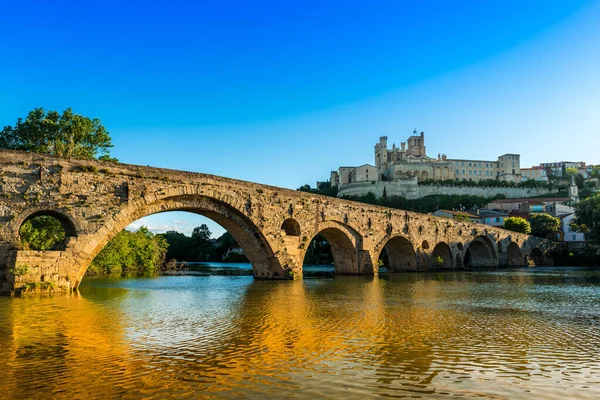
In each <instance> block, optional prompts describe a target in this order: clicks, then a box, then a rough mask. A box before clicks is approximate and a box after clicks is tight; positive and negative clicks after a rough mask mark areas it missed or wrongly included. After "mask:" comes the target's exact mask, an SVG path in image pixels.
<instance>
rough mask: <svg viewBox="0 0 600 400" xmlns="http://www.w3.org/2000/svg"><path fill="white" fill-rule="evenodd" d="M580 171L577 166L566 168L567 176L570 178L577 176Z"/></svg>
mask: <svg viewBox="0 0 600 400" xmlns="http://www.w3.org/2000/svg"><path fill="white" fill-rule="evenodd" d="M578 173H579V170H578V169H577V168H567V169H565V177H567V178H568V179H571V177H572V176H575V175H577V174H578Z"/></svg>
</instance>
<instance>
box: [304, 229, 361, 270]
mask: <svg viewBox="0 0 600 400" xmlns="http://www.w3.org/2000/svg"><path fill="white" fill-rule="evenodd" d="M303 272H304V275H305V276H310V275H311V274H321V273H328V272H329V273H333V272H335V274H336V275H338V274H339V275H352V274H358V273H359V270H358V261H357V252H356V248H355V245H354V243H353V242H352V239H351V237H350V236H349V234H348V233H347V232H345V231H344V230H342V229H341V228H337V227H327V228H324V229H322V230H320V231H319V233H317V234H316V235H315V236H313V238H312V239H311V240H310V242H309V245H308V248H307V249H306V252H305V253H304V260H303Z"/></svg>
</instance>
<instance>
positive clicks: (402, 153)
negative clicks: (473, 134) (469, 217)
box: [331, 130, 521, 186]
mask: <svg viewBox="0 0 600 400" xmlns="http://www.w3.org/2000/svg"><path fill="white" fill-rule="evenodd" d="M387 140H388V138H387V136H381V137H380V138H379V143H377V144H376V145H375V165H370V164H364V165H361V166H358V167H340V168H339V170H338V171H332V172H331V185H332V186H341V185H348V184H352V183H358V182H363V183H364V182H378V181H387V182H393V181H413V182H414V183H416V182H420V181H425V180H435V181H444V180H449V179H451V180H456V181H460V180H463V179H464V180H467V181H481V180H488V179H495V180H499V181H508V182H515V183H517V182H520V181H521V170H520V165H519V164H520V156H519V154H503V155H501V156H499V157H498V159H497V160H495V161H488V160H465V159H450V158H448V157H447V156H446V155H445V154H441V155H440V154H438V155H437V158H432V157H428V156H427V153H426V147H425V133H424V132H421V134H420V135H419V134H417V131H416V130H415V131H414V132H413V135H412V136H410V137H409V138H408V140H407V141H406V142H402V143H400V147H396V145H395V144H393V145H392V148H391V149H390V148H388V144H387Z"/></svg>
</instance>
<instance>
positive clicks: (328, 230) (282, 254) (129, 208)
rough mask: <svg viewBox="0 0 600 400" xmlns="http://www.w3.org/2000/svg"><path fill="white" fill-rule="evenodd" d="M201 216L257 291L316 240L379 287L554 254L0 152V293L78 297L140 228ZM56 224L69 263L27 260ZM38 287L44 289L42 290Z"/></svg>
mask: <svg viewBox="0 0 600 400" xmlns="http://www.w3.org/2000/svg"><path fill="white" fill-rule="evenodd" d="M175 210H179V211H189V212H192V213H197V214H201V215H204V216H206V217H208V218H210V219H212V220H214V221H216V222H217V223H219V224H220V225H222V226H223V227H224V228H225V229H227V230H228V231H229V232H230V233H231V234H232V236H233V237H234V238H235V239H236V240H237V241H238V243H239V244H240V246H241V248H242V249H243V251H244V253H245V254H246V255H247V256H248V259H249V260H250V262H251V263H252V267H253V271H254V276H255V277H256V278H260V279H300V278H302V263H303V260H304V255H305V252H306V250H307V247H308V245H309V243H310V242H311V239H312V238H313V237H314V236H315V235H317V234H318V233H321V234H322V235H324V236H325V238H326V239H327V241H328V242H329V243H330V245H331V249H332V253H333V257H334V263H335V268H336V273H338V274H357V275H358V274H364V275H376V274H377V273H378V269H379V267H378V260H379V257H380V254H381V253H382V251H383V249H386V252H387V254H388V259H389V264H390V269H391V270H392V271H395V270H413V271H427V270H433V269H448V270H453V269H461V268H473V267H499V266H518V265H533V264H535V265H540V264H542V263H545V262H546V261H549V258H548V257H547V253H548V250H549V249H550V246H551V243H550V242H548V241H545V240H542V239H539V238H535V237H531V236H528V235H522V234H518V233H514V232H509V231H505V230H503V229H498V228H493V227H489V226H486V225H480V224H472V223H465V222H458V221H452V220H448V219H444V218H438V217H433V216H431V215H426V214H419V213H413V212H407V211H403V210H395V209H388V208H384V207H377V206H371V205H368V204H362V203H357V202H352V201H346V200H341V199H336V198H331V197H324V196H319V195H314V194H310V193H304V192H299V191H294V190H288V189H282V188H278V187H273V186H266V185H260V184H257V183H251V182H244V181H240V180H235V179H228V178H222V177H217V176H212V175H206V174H200V173H191V172H183V171H174V170H166V169H159V168H152V167H142V166H136V165H126V164H118V163H111V162H99V161H88V160H77V159H65V158H60V157H55V156H50V155H42V154H35V153H25V152H18V151H7V150H2V151H0V281H1V282H2V289H1V291H2V292H3V293H14V292H19V291H20V290H21V289H22V288H24V287H25V286H26V285H27V284H31V283H34V282H51V285H49V286H52V287H54V289H55V290H72V289H76V288H77V287H78V285H79V283H80V282H81V280H82V278H83V276H84V273H85V271H86V269H87V267H88V266H89V264H90V263H91V262H92V260H93V259H94V257H95V256H96V255H97V254H98V253H99V252H100V250H101V249H102V248H103V247H104V246H105V245H106V243H107V242H108V241H109V240H110V239H111V238H112V237H114V236H115V235H116V234H117V233H118V232H120V231H121V230H123V229H124V228H125V227H126V226H128V225H129V224H130V223H132V222H133V221H135V220H137V219H139V218H142V217H144V216H147V215H150V214H155V213H160V212H166V211H175ZM36 215H52V216H54V217H56V218H57V219H58V220H59V221H61V222H62V224H63V226H64V227H65V230H66V233H67V239H66V241H65V248H64V250H61V251H32V250H24V249H23V248H22V245H21V242H20V238H19V229H20V227H21V225H22V224H23V223H24V222H25V221H27V220H28V219H29V218H31V217H33V216H36ZM40 286H41V285H40Z"/></svg>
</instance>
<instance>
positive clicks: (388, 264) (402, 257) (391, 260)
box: [379, 236, 417, 272]
mask: <svg viewBox="0 0 600 400" xmlns="http://www.w3.org/2000/svg"><path fill="white" fill-rule="evenodd" d="M379 261H380V265H381V266H382V267H384V268H387V270H388V271H389V272H398V271H416V270H417V256H416V253H415V250H414V248H413V245H412V243H411V242H410V241H409V240H408V239H406V238H405V237H402V236H394V237H392V238H390V239H389V240H388V241H387V242H386V243H385V245H384V246H383V248H382V249H381V251H380V253H379Z"/></svg>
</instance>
